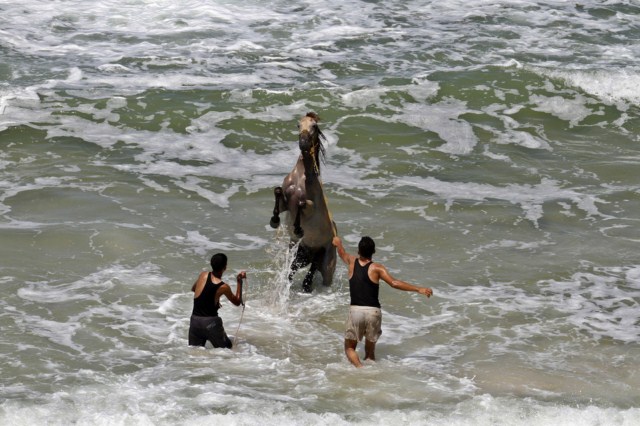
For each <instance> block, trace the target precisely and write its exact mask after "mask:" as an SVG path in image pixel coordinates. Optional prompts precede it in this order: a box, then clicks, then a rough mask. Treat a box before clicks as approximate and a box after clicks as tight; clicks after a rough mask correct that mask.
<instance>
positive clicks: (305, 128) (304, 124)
mask: <svg viewBox="0 0 640 426" xmlns="http://www.w3.org/2000/svg"><path fill="white" fill-rule="evenodd" d="M318 121H320V117H318V114H316V113H315V112H309V113H307V115H305V116H304V117H302V118H301V119H300V123H298V130H299V133H298V144H299V146H300V152H302V157H303V159H304V161H305V163H308V164H312V165H313V168H314V171H315V173H316V174H318V175H319V174H320V159H321V158H322V157H324V145H323V144H322V139H324V135H323V134H322V132H321V131H320V128H319V127H318Z"/></svg>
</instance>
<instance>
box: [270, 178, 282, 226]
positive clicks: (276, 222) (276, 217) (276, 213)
mask: <svg viewBox="0 0 640 426" xmlns="http://www.w3.org/2000/svg"><path fill="white" fill-rule="evenodd" d="M273 195H274V196H275V198H276V205H275V206H274V207H273V216H271V221H270V222H269V225H271V227H272V228H273V229H276V228H277V227H278V226H280V204H281V203H282V201H283V200H282V199H283V198H284V195H283V193H282V188H281V187H277V188H274V190H273Z"/></svg>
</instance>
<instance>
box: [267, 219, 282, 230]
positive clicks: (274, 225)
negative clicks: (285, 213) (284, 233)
mask: <svg viewBox="0 0 640 426" xmlns="http://www.w3.org/2000/svg"><path fill="white" fill-rule="evenodd" d="M269 225H271V227H272V228H273V229H276V228H277V227H278V226H280V218H279V217H276V216H273V217H272V218H271V221H270V222H269Z"/></svg>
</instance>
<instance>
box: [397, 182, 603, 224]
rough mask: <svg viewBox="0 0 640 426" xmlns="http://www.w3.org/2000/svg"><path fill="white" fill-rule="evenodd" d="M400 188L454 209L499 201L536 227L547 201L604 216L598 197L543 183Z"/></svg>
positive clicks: (422, 184) (429, 184)
mask: <svg viewBox="0 0 640 426" xmlns="http://www.w3.org/2000/svg"><path fill="white" fill-rule="evenodd" d="M396 184H397V185H398V186H402V185H408V186H411V187H415V188H419V189H421V190H424V191H428V192H431V193H434V194H436V195H438V196H439V197H440V198H442V199H444V200H447V201H446V204H447V206H451V204H452V203H453V202H455V200H476V201H483V200H489V199H498V200H504V201H507V202H510V203H512V204H517V205H519V206H520V207H521V208H522V210H523V211H524V216H525V218H526V219H528V220H530V221H532V222H533V223H537V222H538V220H540V219H541V218H542V217H543V214H544V212H543V209H542V206H543V204H544V203H545V202H548V201H553V200H556V201H559V200H566V199H568V200H570V201H571V202H573V203H574V204H575V205H576V206H577V207H578V208H579V209H581V210H583V211H584V212H585V213H586V214H588V215H596V216H602V213H600V212H599V211H598V208H597V205H596V203H598V202H602V200H600V199H599V198H598V197H597V196H593V195H588V194H582V193H580V192H578V191H574V190H572V189H565V188H562V187H561V186H559V183H558V182H556V181H553V180H549V179H542V181H541V182H540V183H539V184H537V185H507V186H505V187H496V186H493V185H479V184H476V183H463V182H441V181H438V180H437V179H435V178H418V177H405V178H403V179H401V180H398V182H397V183H396Z"/></svg>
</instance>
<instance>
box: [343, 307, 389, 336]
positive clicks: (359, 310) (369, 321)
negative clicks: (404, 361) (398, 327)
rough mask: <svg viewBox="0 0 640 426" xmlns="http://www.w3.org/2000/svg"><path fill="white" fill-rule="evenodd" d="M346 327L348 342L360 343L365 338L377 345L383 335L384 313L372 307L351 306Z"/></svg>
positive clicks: (345, 334)
mask: <svg viewBox="0 0 640 426" xmlns="http://www.w3.org/2000/svg"><path fill="white" fill-rule="evenodd" d="M346 326H347V331H345V333H344V338H345V339H346V340H356V341H360V340H362V337H364V338H366V339H367V340H368V341H369V342H374V343H375V342H377V341H378V337H380V335H381V334H382V311H381V310H380V308H373V307H370V306H349V317H348V318H347V324H346Z"/></svg>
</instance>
